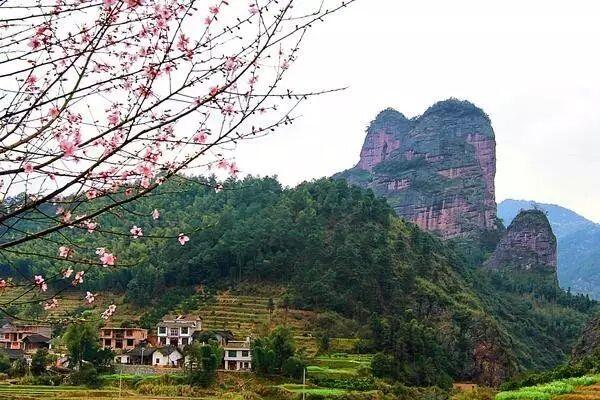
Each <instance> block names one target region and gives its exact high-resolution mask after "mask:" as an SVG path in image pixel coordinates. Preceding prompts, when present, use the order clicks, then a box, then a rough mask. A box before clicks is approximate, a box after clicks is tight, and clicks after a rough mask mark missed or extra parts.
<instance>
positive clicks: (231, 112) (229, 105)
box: [222, 103, 234, 115]
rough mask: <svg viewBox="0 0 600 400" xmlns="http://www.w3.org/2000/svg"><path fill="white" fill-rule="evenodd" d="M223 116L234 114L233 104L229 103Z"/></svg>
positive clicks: (224, 109) (224, 108)
mask: <svg viewBox="0 0 600 400" xmlns="http://www.w3.org/2000/svg"><path fill="white" fill-rule="evenodd" d="M222 112H223V114H224V115H231V114H233V113H234V111H233V104H230V103H227V104H225V105H224V106H223V111H222Z"/></svg>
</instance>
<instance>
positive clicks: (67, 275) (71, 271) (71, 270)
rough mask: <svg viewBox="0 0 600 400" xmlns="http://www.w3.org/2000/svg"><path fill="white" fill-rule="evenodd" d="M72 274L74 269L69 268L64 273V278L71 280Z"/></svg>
mask: <svg viewBox="0 0 600 400" xmlns="http://www.w3.org/2000/svg"><path fill="white" fill-rule="evenodd" d="M72 274H73V269H72V268H67V269H65V270H64V271H63V273H62V275H63V278H65V279H68V278H70V277H71V275H72Z"/></svg>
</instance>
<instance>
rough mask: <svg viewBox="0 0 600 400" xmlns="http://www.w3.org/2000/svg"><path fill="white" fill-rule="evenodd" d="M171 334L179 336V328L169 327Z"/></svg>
mask: <svg viewBox="0 0 600 400" xmlns="http://www.w3.org/2000/svg"><path fill="white" fill-rule="evenodd" d="M171 336H179V329H177V328H171Z"/></svg>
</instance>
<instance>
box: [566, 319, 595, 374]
mask: <svg viewBox="0 0 600 400" xmlns="http://www.w3.org/2000/svg"><path fill="white" fill-rule="evenodd" d="M599 354H600V317H594V318H592V319H591V320H590V321H589V322H588V323H587V325H586V326H585V328H584V329H583V332H582V333H581V338H580V339H579V341H578V342H577V344H576V345H575V346H574V347H573V351H572V353H571V362H572V363H574V362H577V361H581V360H582V359H584V358H586V357H591V356H593V357H595V358H597V357H598V355H599Z"/></svg>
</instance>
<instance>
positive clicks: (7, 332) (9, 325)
mask: <svg viewBox="0 0 600 400" xmlns="http://www.w3.org/2000/svg"><path fill="white" fill-rule="evenodd" d="M33 334H38V335H40V336H42V337H43V338H44V339H45V340H47V343H48V345H49V343H50V338H51V336H52V327H51V326H50V325H28V324H17V323H14V322H6V323H5V324H4V325H2V327H0V347H2V348H5V349H12V350H24V345H23V339H25V338H26V337H27V336H30V335H33Z"/></svg>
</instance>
